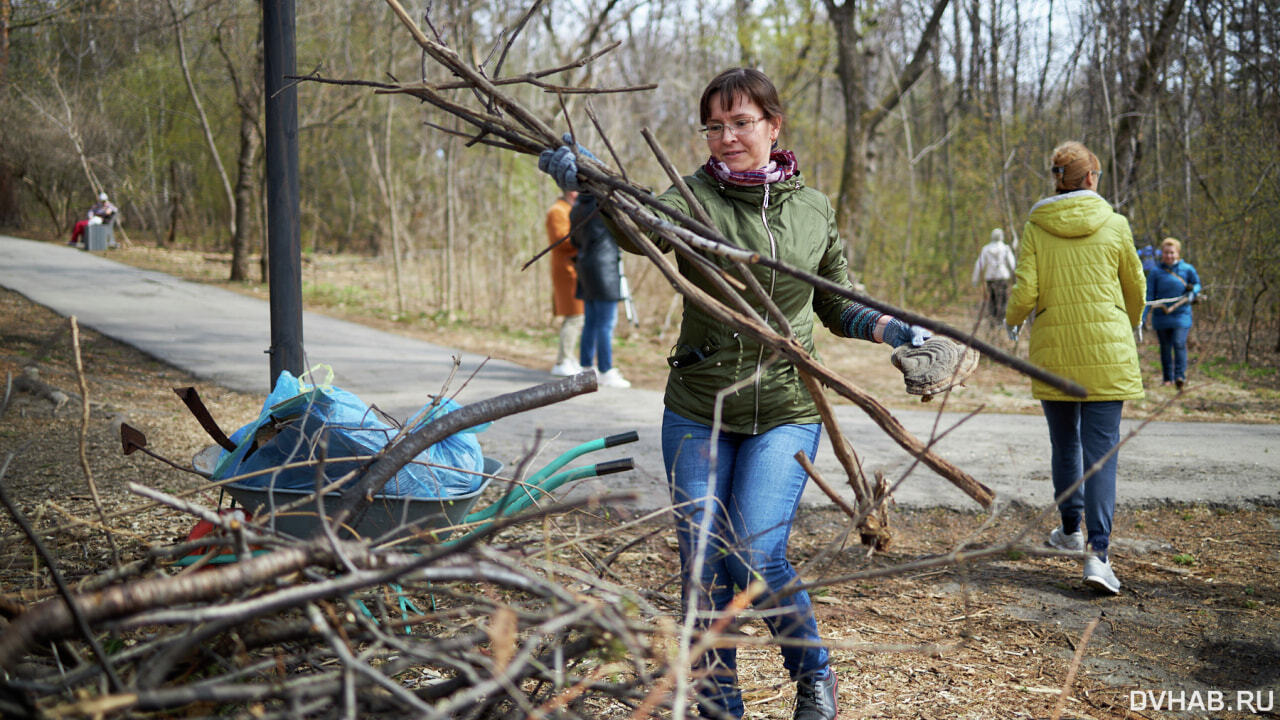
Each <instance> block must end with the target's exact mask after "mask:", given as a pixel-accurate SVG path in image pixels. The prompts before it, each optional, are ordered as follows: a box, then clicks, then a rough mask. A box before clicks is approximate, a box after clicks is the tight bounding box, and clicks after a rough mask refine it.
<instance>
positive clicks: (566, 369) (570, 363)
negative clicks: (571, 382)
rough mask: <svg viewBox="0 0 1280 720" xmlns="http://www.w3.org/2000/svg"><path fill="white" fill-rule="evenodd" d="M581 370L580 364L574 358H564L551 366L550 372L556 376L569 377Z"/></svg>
mask: <svg viewBox="0 0 1280 720" xmlns="http://www.w3.org/2000/svg"><path fill="white" fill-rule="evenodd" d="M580 372H582V366H581V365H579V364H578V363H577V361H575V360H565V361H564V362H558V363H556V364H555V365H552V366H551V374H552V375H555V376H556V377H569V376H570V375H577V374H578V373H580Z"/></svg>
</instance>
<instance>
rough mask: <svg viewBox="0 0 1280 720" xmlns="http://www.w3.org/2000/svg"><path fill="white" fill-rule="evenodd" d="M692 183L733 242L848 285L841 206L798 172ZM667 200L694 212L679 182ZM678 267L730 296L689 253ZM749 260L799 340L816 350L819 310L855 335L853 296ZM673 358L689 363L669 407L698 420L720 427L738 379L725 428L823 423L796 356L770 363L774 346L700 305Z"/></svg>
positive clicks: (689, 313)
mask: <svg viewBox="0 0 1280 720" xmlns="http://www.w3.org/2000/svg"><path fill="white" fill-rule="evenodd" d="M684 180H685V183H686V184H688V186H689V189H690V190H691V191H692V192H693V194H694V196H695V197H696V198H698V200H699V202H700V203H701V204H702V206H703V207H704V208H705V209H706V211H707V213H708V214H709V215H710V217H711V220H712V221H713V222H714V224H715V226H716V227H717V228H719V229H720V232H721V233H723V234H724V235H725V237H727V238H728V239H729V240H730V241H731V242H733V243H734V244H736V245H738V246H739V247H741V248H744V249H746V250H751V251H754V252H757V253H759V254H761V255H764V256H768V257H772V258H777V259H779V260H781V261H783V262H784V263H786V264H788V265H791V266H793V267H796V268H800V269H804V270H808V271H809V272H812V273H815V274H818V275H821V276H823V277H825V278H827V279H829V280H831V281H833V282H836V283H840V284H841V285H845V286H848V285H849V279H848V271H847V266H846V263H845V257H844V243H843V242H841V240H840V236H839V235H838V234H837V232H836V221H835V211H834V210H833V209H832V207H831V203H830V202H829V201H828V200H827V197H826V196H825V195H823V194H822V193H820V192H818V191H817V190H814V189H812V188H808V187H805V185H804V179H803V178H802V177H801V176H800V175H799V174H798V173H797V174H796V175H795V176H793V177H792V178H790V179H789V180H784V181H782V182H777V183H773V184H771V185H765V186H758V187H738V186H733V185H721V184H720V183H719V182H717V181H716V180H715V179H714V178H713V177H712V176H710V175H709V174H707V173H706V171H705V170H703V169H699V170H698V171H697V172H695V173H694V174H693V175H690V176H688V177H685V179H684ZM658 199H659V200H660V201H661V202H663V203H665V204H667V205H670V206H671V207H673V208H675V209H676V210H679V211H680V212H682V213H684V214H685V215H692V214H693V213H691V212H689V207H688V205H687V203H685V201H684V198H683V197H681V195H680V193H679V191H678V190H676V189H675V188H674V187H672V188H671V189H669V190H667V191H666V192H665V193H663V194H662V195H661V196H660V197H659V198H658ZM655 239H656V238H655ZM656 240H657V239H656ZM658 244H659V247H661V248H662V250H663V251H664V252H665V251H667V250H669V249H670V248H669V247H667V245H666V244H665V243H663V242H661V241H660V240H658ZM619 245H621V246H622V247H623V249H625V250H628V251H630V252H638V249H637V248H634V247H632V246H631V245H630V243H629V242H627V241H626V240H625V239H620V240H619ZM708 257H709V258H710V259H711V260H712V261H713V262H715V263H716V264H718V265H720V266H721V267H729V266H730V265H731V263H730V262H729V261H727V260H725V259H723V258H719V257H717V256H708ZM677 265H678V267H679V269H680V272H681V274H683V275H684V276H685V277H686V278H688V279H689V280H690V281H691V282H692V283H693V284H695V285H697V286H698V287H699V288H701V289H702V290H705V291H706V292H708V293H709V294H711V295H712V296H714V297H716V298H718V299H721V300H723V299H724V298H723V296H722V294H721V293H720V292H719V291H718V290H717V289H715V288H714V287H713V286H712V285H711V284H710V283H709V282H708V281H707V280H706V278H705V277H704V276H703V274H702V273H701V272H700V271H699V270H697V269H695V268H694V267H692V266H691V264H690V263H689V261H688V260H686V259H684V258H683V257H678V258H677ZM750 267H751V272H752V274H754V275H755V277H756V279H757V280H758V281H759V282H760V285H761V287H763V288H764V289H765V290H766V291H768V292H769V293H770V295H771V296H772V298H773V301H774V303H775V304H777V306H778V308H779V309H780V310H781V311H782V312H783V314H784V315H786V317H787V321H788V322H789V323H790V324H791V327H792V329H793V330H794V332H795V335H796V339H797V340H798V341H799V342H800V344H801V345H803V347H804V348H805V349H806V350H808V351H809V352H810V353H813V352H814V348H813V326H814V318H815V316H816V317H817V318H819V319H821V320H822V323H823V324H824V325H826V326H827V328H828V329H829V330H831V332H833V333H835V334H836V335H839V336H842V337H847V335H846V332H845V330H844V327H843V324H842V322H841V315H842V313H843V312H844V311H845V310H846V309H847V308H849V307H850V306H852V305H855V303H854V302H853V301H851V300H848V299H845V298H841V297H839V296H836V295H832V294H830V293H825V292H817V293H815V291H814V289H813V286H811V285H809V284H808V283H806V282H804V281H802V280H798V279H796V278H793V277H791V276H789V275H784V274H782V273H778V272H776V271H773V270H770V269H768V268H765V267H762V266H760V265H752V266H750ZM733 274H736V273H731V275H733ZM743 296H744V297H746V298H747V300H748V301H749V302H750V303H751V305H752V307H754V308H755V309H756V311H757V312H758V313H759V314H760V316H761V317H764V318H767V317H768V315H767V313H766V312H765V309H764V307H763V306H762V305H761V304H760V303H759V302H757V301H755V299H754V297H753V296H752V295H751V293H743ZM770 324H771V325H772V322H771V323H770ZM671 355H672V357H671V358H668V362H669V363H670V361H671V360H672V359H673V358H680V357H682V356H683V357H684V359H686V360H688V362H687V363H686V362H682V363H679V366H678V367H676V366H673V367H672V369H671V373H670V374H669V375H668V377H667V389H666V397H665V402H666V406H667V407H668V408H670V409H671V410H672V411H673V412H675V413H677V414H679V415H682V416H684V417H686V418H689V419H690V420H696V421H698V422H702V423H706V424H708V425H710V424H712V422H713V419H714V418H713V415H714V411H715V400H716V394H717V393H718V392H720V391H721V390H724V389H726V388H729V387H730V386H733V387H734V388H735V389H734V390H733V391H731V392H728V393H727V394H726V395H725V397H724V403H723V407H722V410H721V416H720V417H721V427H722V428H723V429H725V430H728V431H732V432H739V433H747V434H753V435H754V434H759V433H762V432H765V431H767V430H769V429H770V428H773V427H775V426H778V425H782V424H784V423H816V422H820V420H821V418H820V417H819V415H818V411H817V408H816V407H815V405H814V402H813V398H811V397H810V396H809V392H808V390H806V389H805V386H804V383H803V382H802V381H801V380H800V378H799V376H798V375H797V373H796V368H795V366H794V365H792V364H791V362H790V361H788V360H786V359H785V358H778V359H776V360H775V361H774V362H773V363H772V364H769V365H767V366H766V364H765V361H766V360H767V359H768V357H769V353H768V351H767V350H766V348H765V347H763V346H762V345H761V344H760V343H758V342H756V341H755V340H754V339H752V338H749V337H746V336H744V335H741V334H739V333H738V332H736V331H735V330H734V329H733V328H730V327H725V326H724V325H723V324H721V323H720V322H718V321H716V320H715V319H713V318H712V317H710V316H709V315H707V314H706V313H705V312H703V311H702V310H701V309H700V308H698V307H697V306H696V305H694V304H693V303H689V302H686V303H685V304H684V317H683V322H682V324H681V327H680V339H679V340H678V341H677V343H676V346H675V347H674V348H673V349H672V353H671ZM699 358H700V359H699ZM757 370H759V375H757Z"/></svg>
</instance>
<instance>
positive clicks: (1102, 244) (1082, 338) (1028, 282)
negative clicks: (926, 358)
mask: <svg viewBox="0 0 1280 720" xmlns="http://www.w3.org/2000/svg"><path fill="white" fill-rule="evenodd" d="M1145 292H1146V282H1145V279H1144V278H1143V276H1142V263H1141V262H1140V261H1139V260H1138V253H1137V252H1136V251H1135V250H1134V247H1133V233H1132V232H1131V231H1130V230H1129V221H1128V220H1126V219H1125V218H1124V216H1123V215H1120V214H1119V213H1117V212H1115V211H1113V210H1112V209H1111V205H1110V204H1109V203H1108V202H1107V201H1106V200H1104V199H1103V198H1102V196H1100V195H1098V194H1097V193H1095V192H1093V191H1092V190H1077V191H1075V192H1070V193H1064V194H1062V195H1055V196H1053V197H1048V198H1045V199H1043V200H1041V201H1040V202H1038V203H1036V205H1035V207H1033V208H1031V216H1030V217H1029V218H1028V220H1027V225H1026V227H1025V228H1024V229H1023V234H1022V242H1021V246H1020V247H1019V250H1018V270H1017V281H1016V284H1015V285H1014V287H1013V292H1012V296H1011V297H1010V299H1009V306H1008V310H1007V312H1006V313H1005V322H1007V323H1009V324H1010V325H1015V326H1016V325H1018V324H1020V323H1021V322H1022V321H1023V320H1025V319H1026V317H1027V315H1028V314H1029V313H1031V311H1032V310H1034V311H1035V321H1034V323H1033V325H1032V329H1031V362H1033V363H1035V364H1036V365H1039V366H1040V367H1042V368H1044V369H1045V370H1048V371H1050V372H1052V373H1054V374H1057V375H1061V376H1063V377H1066V378H1069V379H1071V380H1074V381H1076V382H1078V383H1080V384H1081V385H1083V386H1084V387H1085V389H1086V390H1088V391H1089V396H1088V397H1087V398H1085V400H1092V401H1103V400H1136V399H1139V398H1141V397H1143V392H1142V372H1141V370H1140V369H1139V367H1138V349H1137V346H1136V345H1135V344H1134V341H1133V328H1135V327H1137V326H1138V323H1140V322H1141V321H1142V306H1143V298H1144V297H1145ZM1031 392H1032V395H1034V396H1035V398H1036V399H1038V400H1079V399H1080V398H1073V397H1071V396H1069V395H1067V394H1065V393H1063V392H1061V391H1059V390H1055V389H1054V388H1052V387H1050V386H1048V385H1046V384H1044V383H1042V382H1039V381H1036V380H1033V381H1032V382H1031Z"/></svg>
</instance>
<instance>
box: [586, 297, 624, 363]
mask: <svg viewBox="0 0 1280 720" xmlns="http://www.w3.org/2000/svg"><path fill="white" fill-rule="evenodd" d="M582 310H583V313H582V315H583V322H582V346H581V348H580V349H579V352H578V356H579V362H580V363H581V365H582V367H584V368H589V367H591V366H592V365H595V366H596V368H597V369H599V370H600V372H608V371H609V369H610V368H612V367H613V326H614V325H616V324H617V322H618V301H617V300H583V301H582Z"/></svg>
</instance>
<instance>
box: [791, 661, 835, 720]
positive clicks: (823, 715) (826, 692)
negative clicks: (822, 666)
mask: <svg viewBox="0 0 1280 720" xmlns="http://www.w3.org/2000/svg"><path fill="white" fill-rule="evenodd" d="M791 717H792V720H835V717H836V671H835V670H832V669H828V670H827V676H826V677H824V678H819V679H816V680H815V679H811V678H805V679H803V680H801V681H800V682H798V683H796V712H795V714H794V715H792V716H791Z"/></svg>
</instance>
